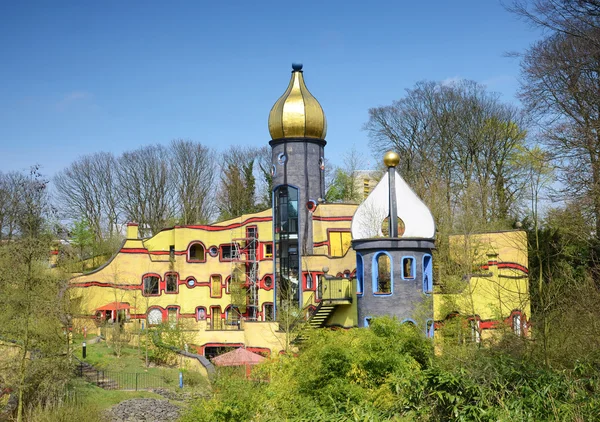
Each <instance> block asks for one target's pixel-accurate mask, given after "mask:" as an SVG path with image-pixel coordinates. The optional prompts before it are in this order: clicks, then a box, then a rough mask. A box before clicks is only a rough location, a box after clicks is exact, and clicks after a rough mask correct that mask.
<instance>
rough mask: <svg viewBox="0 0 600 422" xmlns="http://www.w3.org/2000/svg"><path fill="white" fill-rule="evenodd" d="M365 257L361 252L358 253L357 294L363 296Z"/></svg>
mask: <svg viewBox="0 0 600 422" xmlns="http://www.w3.org/2000/svg"><path fill="white" fill-rule="evenodd" d="M363 267H364V266H363V257H362V255H361V254H359V253H357V254H356V295H357V296H362V295H363V293H364V278H365V274H364V268H363Z"/></svg>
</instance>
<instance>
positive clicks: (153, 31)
mask: <svg viewBox="0 0 600 422" xmlns="http://www.w3.org/2000/svg"><path fill="white" fill-rule="evenodd" d="M538 36H539V34H537V33H536V32H534V31H532V30H531V29H530V28H529V27H528V26H527V25H526V24H525V23H523V22H520V21H518V20H517V19H516V18H515V16H513V15H511V14H509V13H508V12H506V11H505V10H504V9H503V8H502V5H501V4H500V2H499V1H496V0H456V1H448V0H430V1H421V2H419V1H398V0H396V1H326V0H321V1H310V0H308V1H303V2H284V1H273V2H272V1H259V0H255V1H233V0H231V1H221V2H219V1H209V2H203V1H193V2H192V1H191V2H178V1H173V2H159V1H152V0H149V1H146V2H135V1H126V2H123V1H120V2H116V1H115V2H110V1H96V2H91V1H75V2H67V1H61V2H50V1H42V2H29V3H25V2H9V1H5V2H0V146H1V154H0V171H3V172H6V171H10V170H23V169H27V168H28V167H29V166H30V165H32V164H40V165H42V171H43V172H44V173H45V174H46V175H48V176H52V175H53V174H54V173H55V172H56V171H59V170H61V169H62V168H64V167H66V166H67V165H69V164H70V163H71V162H72V161H73V160H75V159H76V158H77V157H79V156H81V155H84V154H88V153H92V152H96V151H112V152H114V153H115V154H119V153H121V152H122V151H125V150H130V149H135V148H137V147H139V146H141V145H147V144H151V143H163V144H165V143H168V142H169V141H170V140H171V139H173V138H186V139H192V140H195V141H198V142H201V143H203V144H206V145H211V146H213V147H215V148H216V149H218V150H224V149H225V148H226V147H227V146H229V145H232V144H248V145H254V146H262V145H266V144H267V143H268V141H269V139H270V137H269V132H268V128H267V118H268V113H269V110H270V108H271V106H272V105H273V103H274V102H275V101H276V100H277V98H278V97H279V96H280V95H281V94H282V93H283V91H284V90H285V88H286V86H287V83H288V81H289V77H290V71H291V63H292V62H301V63H303V64H304V76H305V80H306V83H307V86H308V88H309V89H310V91H311V92H312V93H313V95H315V97H316V98H317V99H318V100H319V101H320V103H321V105H322V106H323V108H324V110H325V114H326V116H327V120H328V134H327V141H328V145H327V147H326V156H327V157H328V158H329V159H330V160H332V161H333V162H334V163H340V162H341V160H340V157H341V156H342V155H343V154H344V152H345V151H346V150H347V149H348V148H349V146H351V145H352V144H354V145H355V146H356V148H357V149H358V150H359V151H360V152H361V153H363V154H364V156H365V167H367V166H368V165H372V164H373V158H372V156H371V154H370V152H369V148H368V138H367V134H366V132H364V131H363V130H362V126H363V124H364V123H365V122H366V120H367V116H368V114H367V113H368V109H369V108H370V107H375V106H379V105H386V104H389V103H391V102H392V100H394V99H398V98H400V97H401V96H402V94H403V92H404V90H405V89H406V88H410V87H412V86H413V85H414V84H415V83H416V82H417V81H420V80H438V81H441V80H449V79H453V78H466V79H472V80H476V81H478V82H482V83H484V84H486V85H487V86H488V87H489V89H490V90H493V91H497V92H500V93H502V98H503V99H504V100H505V101H507V102H516V101H517V100H516V98H515V92H516V90H517V88H518V77H519V63H518V60H516V59H510V58H506V57H504V54H505V53H506V52H508V51H523V50H524V49H525V48H526V47H527V46H528V45H530V44H531V43H532V42H534V41H535V40H536V39H537V38H538Z"/></svg>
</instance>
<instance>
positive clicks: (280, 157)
mask: <svg viewBox="0 0 600 422" xmlns="http://www.w3.org/2000/svg"><path fill="white" fill-rule="evenodd" d="M277 161H278V162H279V164H281V165H283V164H285V162H286V161H287V155H285V154H284V153H283V152H280V153H279V155H278V156H277Z"/></svg>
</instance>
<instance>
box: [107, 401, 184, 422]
mask: <svg viewBox="0 0 600 422" xmlns="http://www.w3.org/2000/svg"><path fill="white" fill-rule="evenodd" d="M179 411H180V409H179V407H177V406H175V405H174V404H171V403H169V401H167V400H158V399H131V400H125V401H123V402H121V403H119V404H117V405H116V406H113V407H112V408H111V409H110V410H108V411H107V412H106V416H107V420H108V421H110V422H170V421H176V420H177V419H178V418H179Z"/></svg>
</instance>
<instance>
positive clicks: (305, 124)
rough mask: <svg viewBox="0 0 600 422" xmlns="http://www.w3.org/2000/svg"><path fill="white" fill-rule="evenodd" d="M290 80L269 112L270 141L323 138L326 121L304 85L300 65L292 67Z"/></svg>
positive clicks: (315, 100)
mask: <svg viewBox="0 0 600 422" xmlns="http://www.w3.org/2000/svg"><path fill="white" fill-rule="evenodd" d="M292 69H293V70H292V79H291V80H290V84H289V85H288V87H287V89H286V90H285V92H284V93H283V95H282V96H281V97H280V98H279V99H278V100H277V102H276V103H275V105H274V106H273V108H272V109H271V112H270V113H269V132H270V133H271V139H281V138H317V139H325V135H326V134H327V121H326V120H325V113H323V109H322V108H321V104H319V102H318V101H317V99H316V98H315V97H313V96H312V94H311V93H310V92H309V91H308V89H307V88H306V85H305V84H304V77H303V75H302V65H301V64H296V63H294V64H292Z"/></svg>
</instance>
